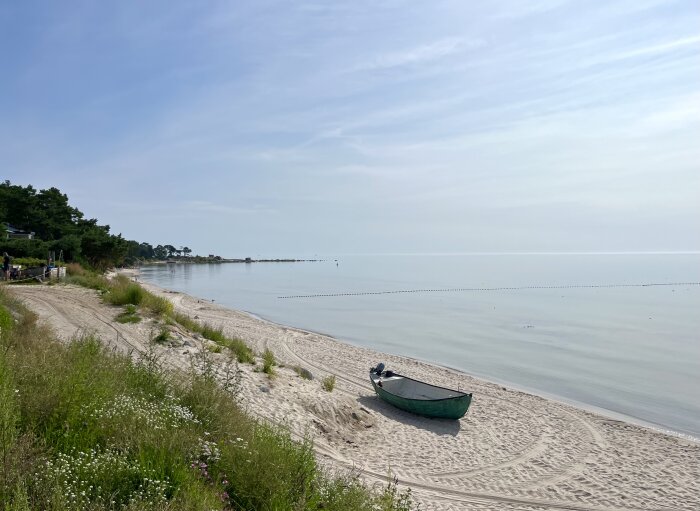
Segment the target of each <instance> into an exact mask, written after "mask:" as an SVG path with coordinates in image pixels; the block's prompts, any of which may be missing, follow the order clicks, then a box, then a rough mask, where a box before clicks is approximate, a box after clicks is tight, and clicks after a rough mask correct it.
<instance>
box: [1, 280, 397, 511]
mask: <svg viewBox="0 0 700 511" xmlns="http://www.w3.org/2000/svg"><path fill="white" fill-rule="evenodd" d="M235 395H236V390H235V389H228V390H226V389H224V388H222V387H221V386H219V385H218V384H217V383H216V381H215V379H213V378H211V377H208V376H206V375H202V374H199V373H197V372H196V371H191V372H188V373H177V374H175V373H171V372H169V371H167V370H165V369H164V368H163V367H161V366H160V365H159V364H158V361H157V358H156V357H152V356H149V354H148V353H146V354H145V355H143V356H142V357H141V358H136V359H134V358H131V357H129V356H125V355H121V354H119V353H116V352H113V351H111V350H109V349H107V348H105V347H103V345H102V344H101V343H100V341H99V339H96V338H94V337H90V336H88V337H82V338H79V339H74V340H73V341H72V342H70V343H68V344H62V343H60V342H58V341H57V340H56V339H55V338H54V336H53V334H52V333H51V332H50V331H49V330H48V329H46V328H44V327H42V326H40V325H39V324H38V323H37V320H36V316H35V315H34V314H32V313H31V312H29V311H27V310H26V309H24V308H23V306H22V305H21V304H20V303H18V302H17V301H14V300H13V299H12V298H11V297H10V296H8V294H7V292H5V291H2V290H0V502H2V503H3V509H4V510H21V509H22V510H24V509H47V510H73V509H75V510H77V509H90V510H103V509H104V510H107V509H109V510H137V509H138V510H141V509H163V510H165V509H173V510H174V509H186V510H233V509H241V510H247V509H250V510H252V509H256V510H257V509H260V510H290V511H291V510H316V509H324V510H336V511H349V510H353V511H354V510H370V509H371V510H375V509H376V510H382V511H403V510H408V509H410V499H409V498H408V495H407V494H403V493H400V492H397V488H396V485H395V484H390V485H388V486H386V487H375V488H371V487H367V486H366V485H364V484H363V483H362V482H361V481H360V480H359V479H358V478H357V477H354V476H352V475H345V476H335V475H331V474H328V473H325V472H324V471H323V470H322V469H321V468H320V467H319V465H318V464H317V463H316V459H315V456H314V451H313V446H312V444H311V442H310V441H308V440H305V441H301V442H298V441H295V440H294V439H293V438H292V437H291V435H290V434H289V432H288V431H286V430H285V429H282V428H279V427H276V426H272V425H269V424H263V423H261V422H258V421H256V420H254V419H253V418H251V417H250V416H248V415H247V414H246V413H245V412H244V411H243V410H242V409H241V407H240V406H239V405H238V404H237V402H236V401H235Z"/></svg>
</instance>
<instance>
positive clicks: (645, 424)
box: [139, 281, 700, 444]
mask: <svg viewBox="0 0 700 511" xmlns="http://www.w3.org/2000/svg"><path fill="white" fill-rule="evenodd" d="M139 283H140V284H144V283H145V284H148V285H149V286H154V287H155V288H158V289H161V290H165V291H167V292H171V293H182V294H184V295H186V296H189V297H190V298H194V299H195V300H204V299H203V298H197V297H195V296H193V295H190V294H188V293H184V292H182V291H176V290H172V289H167V288H163V287H161V286H158V285H156V284H151V283H150V282H143V281H139ZM221 307H223V308H224V309H227V310H231V311H236V312H239V313H241V314H247V315H249V316H250V317H251V318H253V319H256V320H258V321H264V322H265V323H269V324H271V325H274V326H276V327H278V328H287V329H290V328H293V329H295V330H298V331H300V332H306V333H309V334H314V335H321V336H324V337H328V338H329V339H332V340H334V341H335V342H338V343H341V344H348V345H350V346H354V347H358V348H364V346H362V345H361V344H359V343H358V344H356V343H353V342H351V341H349V340H346V339H340V338H338V337H335V336H334V335H333V334H329V333H326V332H321V331H318V330H313V329H311V328H305V327H299V326H295V325H287V324H284V323H279V322H277V321H274V320H272V319H268V318H266V317H264V316H261V315H259V314H257V313H255V312H251V311H246V310H241V309H233V308H231V307H227V306H225V305H221ZM369 349H373V348H369ZM374 351H376V352H377V353H379V354H382V353H383V352H380V351H378V350H374ZM387 354H388V355H393V356H397V357H404V358H407V359H410V360H413V361H415V362H418V363H421V364H426V365H429V366H434V367H436V368H442V369H448V370H450V371H454V372H456V373H460V374H463V375H465V376H468V377H470V378H475V379H478V380H481V381H483V382H485V383H491V384H493V385H500V386H502V387H508V388H510V389H513V390H516V391H518V392H524V393H526V394H532V395H533V396H537V397H540V398H542V399H546V400H548V401H554V402H555V403H560V404H563V405H568V406H573V407H574V408H578V409H580V410H581V411H584V412H590V413H594V414H597V415H601V416H603V417H607V418H609V419H614V420H619V421H623V422H626V423H628V424H631V425H634V426H639V427H642V428H646V429H648V430H650V431H653V432H654V433H660V434H663V435H668V436H671V437H677V438H681V439H683V440H687V441H690V442H694V443H697V444H700V437H698V436H694V435H692V434H690V433H684V432H682V431H676V430H673V429H668V428H665V427H664V426H663V425H661V424H655V423H653V422H649V421H645V420H644V419H641V418H639V417H633V416H631V415H627V414H624V413H622V412H616V411H615V410H609V409H607V408H601V407H598V406H595V405H592V404H589V403H584V402H583V401H577V400H575V399H569V398H567V397H565V396H560V395H557V394H552V393H549V392H546V391H542V390H539V389H534V388H530V387H526V386H523V385H519V384H517V383H514V382H511V381H507V380H500V379H497V378H492V377H489V376H487V375H482V374H473V373H469V372H467V371H465V370H464V369H461V368H459V367H453V366H450V365H447V364H441V363H440V362H435V361H433V360H426V359H423V358H420V357H416V356H412V355H404V354H400V353H387ZM368 385H369V384H368Z"/></svg>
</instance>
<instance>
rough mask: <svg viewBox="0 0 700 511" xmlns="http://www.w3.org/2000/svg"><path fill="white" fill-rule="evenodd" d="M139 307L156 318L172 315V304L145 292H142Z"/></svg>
mask: <svg viewBox="0 0 700 511" xmlns="http://www.w3.org/2000/svg"><path fill="white" fill-rule="evenodd" d="M136 285H138V284H136ZM141 306H142V307H144V308H145V309H147V310H149V311H151V313H153V314H155V315H156V316H170V315H171V314H172V313H173V304H172V303H171V302H170V301H169V300H167V299H166V298H163V297H160V296H156V295H154V294H153V293H151V292H149V291H146V290H144V291H143V299H142V301H141Z"/></svg>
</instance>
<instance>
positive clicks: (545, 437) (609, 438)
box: [13, 284, 700, 511]
mask: <svg viewBox="0 0 700 511" xmlns="http://www.w3.org/2000/svg"><path fill="white" fill-rule="evenodd" d="M145 287H147V288H148V289H149V290H151V291H153V292H154V293H156V294H159V295H162V296H166V297H168V298H169V299H170V300H171V301H172V302H173V304H174V306H175V308H176V310H177V311H179V312H183V313H186V314H189V315H190V316H192V317H194V316H197V318H198V319H199V320H200V321H206V322H209V323H210V324H212V325H214V326H222V327H223V328H224V330H225V331H226V333H227V334H228V335H231V336H236V337H239V338H241V339H243V340H244V341H246V342H247V343H248V344H249V345H250V346H251V347H253V348H254V349H255V350H256V351H257V352H262V351H263V350H264V349H265V348H270V349H271V350H272V351H273V352H274V354H275V356H276V358H277V359H278V360H279V361H280V362H281V363H283V364H284V367H281V368H278V369H277V373H278V375H277V377H276V378H274V379H272V380H270V379H269V378H268V377H267V375H265V374H263V373H260V372H255V371H254V370H253V368H252V367H251V366H250V365H244V366H241V369H242V380H241V392H240V400H241V403H242V404H243V406H244V407H246V408H247V409H248V411H249V412H251V413H254V414H255V415H257V416H259V417H260V418H262V419H264V420H269V421H274V422H277V423H280V424H284V425H286V426H288V427H289V428H290V430H291V431H292V432H294V433H295V434H297V435H310V436H311V437H312V438H313V440H314V443H315V446H316V450H317V452H318V456H319V460H321V462H322V463H324V464H326V465H328V466H329V467H330V468H335V469H346V468H352V469H355V470H359V471H361V472H362V474H363V475H364V476H365V477H366V478H367V479H368V481H370V482H375V481H376V482H384V481H386V480H387V479H389V478H392V477H394V476H395V477H398V479H399V482H400V483H401V484H403V485H405V486H409V487H411V488H412V491H413V494H414V497H415V500H416V501H417V502H419V503H420V504H421V509H424V510H463V509H464V510H487V509H488V510H490V509H506V510H539V509H567V510H605V511H608V510H635V509H639V510H649V509H654V510H684V509H688V510H691V509H692V510H696V509H700V444H697V443H694V442H692V441H689V440H686V439H682V438H677V437H674V436H669V435H665V434H662V433H659V432H656V431H653V430H650V429H647V428H644V427H641V426H637V425H634V424H629V423H626V422H622V421H619V420H613V419H611V418H608V417H604V416H601V415H597V414H594V413H591V412H588V411H584V410H580V409H577V408H574V407H572V406H569V405H566V404H562V403H559V402H556V401H552V400H547V399H544V398H541V397H538V396H534V395H531V394H527V393H524V392H520V391H516V390H512V389H506V388H504V387H502V386H500V385H497V384H493V383H489V382H485V381H482V380H478V379H475V378H472V377H470V376H468V375H466V374H463V373H459V372H456V371H452V370H449V369H445V368H441V367H436V366H432V365H429V364H426V363H423V362H419V361H416V360H412V359H409V358H405V357H398V356H392V355H387V354H383V353H379V352H376V351H372V350H369V349H365V348H360V347H356V346H351V345H349V344H345V343H342V342H339V341H337V340H335V339H333V338H330V337H327V336H324V335H319V334H316V333H311V332H306V331H303V330H299V329H295V328H289V327H284V326H279V325H275V324H272V323H269V322H265V321H262V320H259V319H256V318H253V317H251V316H250V315H248V314H244V313H241V312H237V311H233V310H229V309H226V308H224V307H220V306H217V305H214V304H212V303H209V302H207V301H204V300H199V299H197V298H194V297H190V296H187V295H184V294H181V293H175V292H169V291H165V290H162V289H160V288H157V287H155V286H151V285H147V284H146V285H145ZM13 291H14V292H15V293H16V294H17V295H18V296H19V297H20V298H21V299H22V300H23V301H24V302H25V303H26V304H27V305H28V306H29V307H30V308H31V309H33V310H34V311H35V312H36V313H38V314H39V316H40V318H41V319H42V320H43V321H46V322H47V323H48V324H50V325H52V326H53V327H54V328H55V330H56V331H57V333H58V334H59V335H60V336H61V337H63V338H65V339H68V338H70V337H71V336H74V335H75V334H76V333H78V332H81V331H91V332H95V333H97V334H98V335H100V337H101V338H102V339H103V340H104V341H105V342H106V343H109V344H110V345H112V346H115V347H116V348H117V349H120V350H125V351H128V350H137V351H141V350H144V349H146V347H147V346H148V339H149V337H150V336H151V335H152V333H153V331H156V330H157V325H154V324H153V323H150V322H143V323H140V324H137V325H122V324H119V323H116V322H114V320H113V318H114V316H115V315H116V314H117V309H116V308H114V307H110V306H108V305H105V304H103V303H101V301H100V300H99V298H98V297H97V295H96V294H95V293H94V292H92V291H89V290H86V289H81V288H77V287H72V286H51V287H45V286H42V287H38V286H36V287H16V288H15V289H14V290H13ZM206 343H207V341H205V340H203V339H201V338H198V337H197V336H191V335H189V334H188V333H187V332H184V331H179V332H176V342H175V343H174V345H173V346H170V347H159V348H158V350H159V354H160V355H162V357H163V360H164V361H165V362H166V363H167V364H168V365H170V366H171V367H174V368H180V369H187V368H189V367H190V364H191V361H192V357H193V355H194V354H195V353H196V352H197V351H198V350H199V349H200V348H201V347H202V345H203V344H206ZM212 356H213V357H214V358H215V360H216V361H217V363H223V362H224V361H225V360H226V356H225V355H223V354H220V355H212ZM379 361H382V362H384V363H386V364H387V366H388V367H389V368H391V369H393V370H395V371H398V372H401V373H404V374H407V375H411V376H413V377H415V378H418V379H423V380H425V381H428V382H431V383H435V384H438V385H443V386H457V385H459V387H460V388H461V389H463V390H468V391H471V392H473V393H474V401H473V403H472V406H471V408H470V409H469V412H468V413H467V415H466V416H465V417H464V418H463V419H461V420H459V421H449V420H437V419H427V418H421V417H417V416H414V415H411V414H409V413H405V412H402V411H400V410H397V409H395V408H393V407H391V406H389V405H387V404H385V403H384V402H382V401H380V400H379V399H378V398H377V397H376V396H375V395H374V393H373V392H372V389H371V386H370V385H369V382H368V379H367V371H368V369H369V367H370V366H372V365H374V364H376V363H377V362H379ZM293 366H300V367H303V368H305V369H307V370H309V371H310V372H311V373H312V374H313V376H314V379H313V380H311V381H309V380H305V379H302V378H300V377H299V376H298V375H297V373H296V372H295V371H294V370H293V369H292V367H293ZM330 374H334V375H335V376H336V378H337V385H336V389H335V391H334V392H332V393H329V392H326V391H324V390H323V389H322V388H321V384H320V380H321V378H323V377H325V376H327V375H330Z"/></svg>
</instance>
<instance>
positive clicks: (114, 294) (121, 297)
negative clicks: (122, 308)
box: [104, 275, 146, 305]
mask: <svg viewBox="0 0 700 511" xmlns="http://www.w3.org/2000/svg"><path fill="white" fill-rule="evenodd" d="M145 294H146V291H145V290H144V289H143V288H142V287H141V286H139V285H138V284H136V283H135V282H132V281H131V280H129V279H128V278H127V277H125V276H123V275H119V276H117V277H115V278H113V279H112V281H111V282H110V283H109V287H108V289H107V293H106V294H105V295H104V299H105V301H106V302H107V303H111V304H112V305H126V304H132V305H139V304H140V303H141V302H142V301H143V299H144V296H145Z"/></svg>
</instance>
